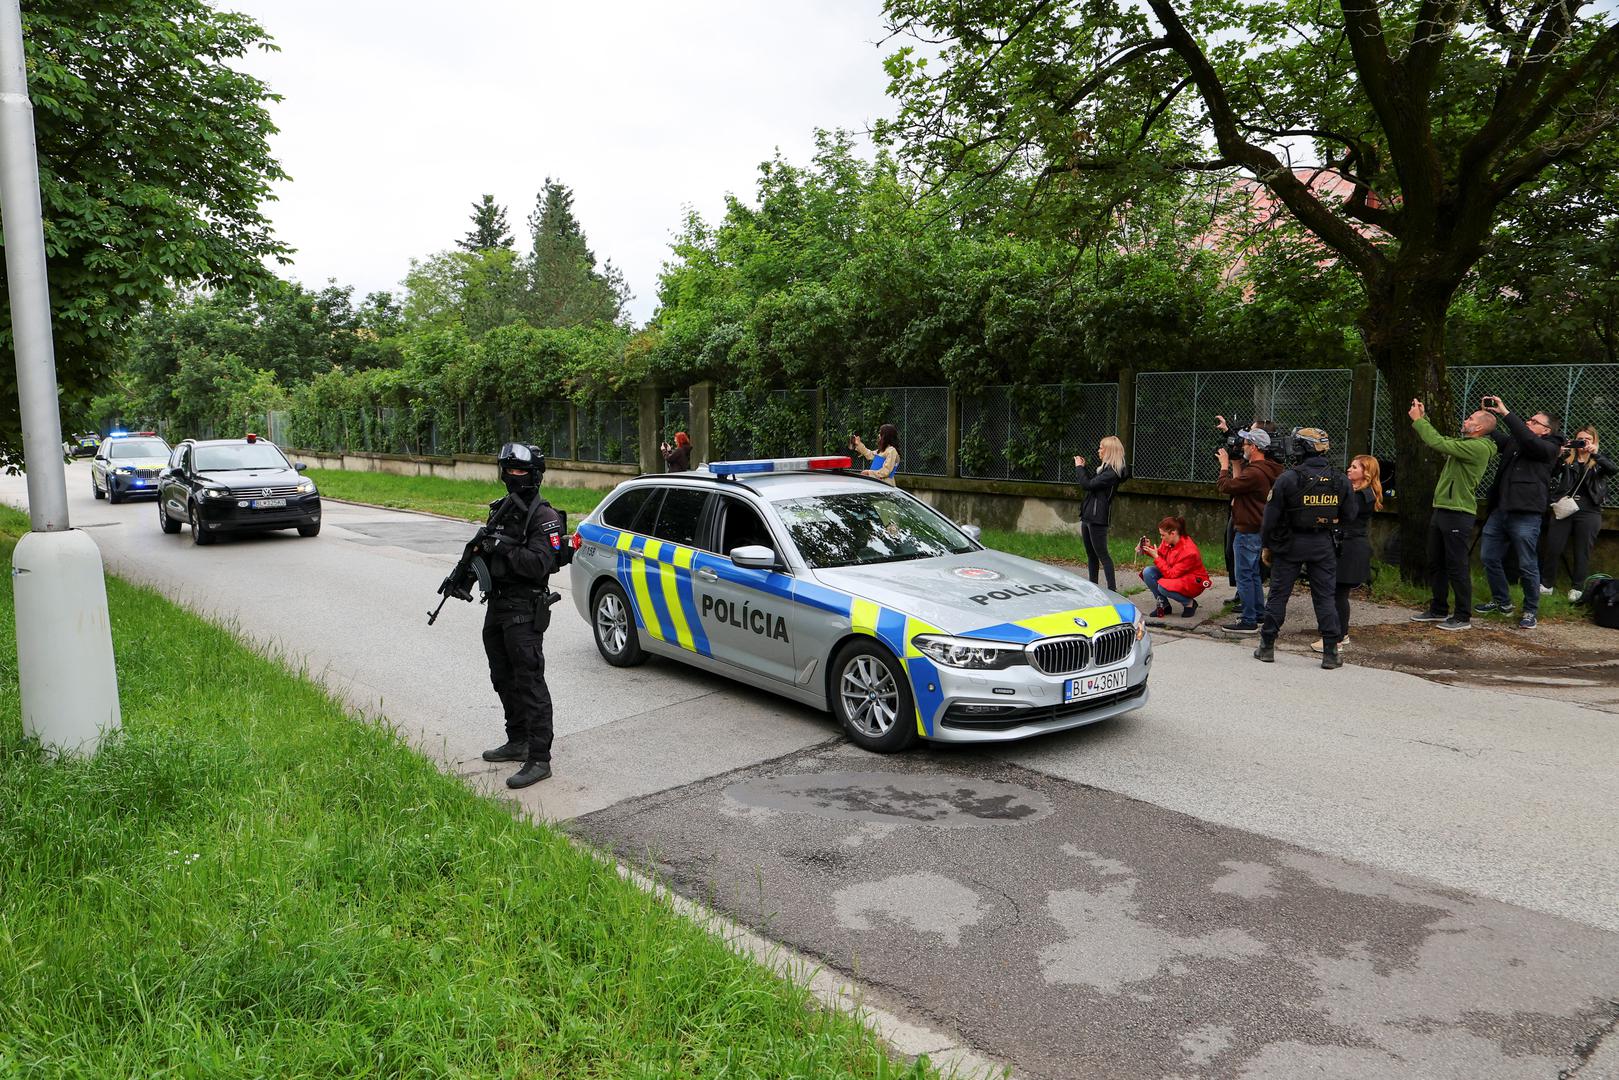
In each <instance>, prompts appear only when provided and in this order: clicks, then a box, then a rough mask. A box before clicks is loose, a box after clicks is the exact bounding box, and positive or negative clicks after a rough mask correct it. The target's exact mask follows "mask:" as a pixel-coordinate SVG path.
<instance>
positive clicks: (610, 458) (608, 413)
mask: <svg viewBox="0 0 1619 1080" xmlns="http://www.w3.org/2000/svg"><path fill="white" fill-rule="evenodd" d="M574 411H575V414H576V417H577V419H576V424H577V427H578V438H579V445H578V446H577V447H575V458H574V459H575V460H576V461H600V462H605V463H607V464H611V465H637V464H639V463H640V461H641V410H640V407H639V406H638V405H637V404H636V403H635V402H633V401H603V402H599V403H597V404H594V405H580V406H577V407H576V408H575V410H574Z"/></svg>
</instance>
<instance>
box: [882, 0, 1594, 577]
mask: <svg viewBox="0 0 1619 1080" xmlns="http://www.w3.org/2000/svg"><path fill="white" fill-rule="evenodd" d="M886 8H887V11H888V15H889V17H890V20H891V22H892V29H893V30H894V31H895V32H896V33H901V34H912V35H914V36H915V37H917V38H919V39H921V40H923V41H925V42H927V43H928V45H927V52H929V53H934V54H937V58H936V60H935V61H934V62H929V61H930V58H929V57H927V56H924V55H923V54H921V53H918V52H916V51H913V50H912V49H909V48H906V49H902V50H900V51H899V52H898V53H896V54H895V55H894V56H893V57H891V58H890V60H889V72H890V75H891V76H892V84H891V85H892V89H893V92H894V93H895V94H896V96H898V97H899V98H900V99H901V101H902V103H903V110H902V114H901V117H900V120H899V122H898V124H897V125H896V126H895V127H894V128H893V129H892V131H893V133H894V134H895V135H896V136H898V137H901V138H903V139H905V140H906V141H907V143H908V145H909V147H910V148H911V150H912V151H913V152H915V153H916V155H917V158H918V160H919V161H921V162H923V163H925V165H926V167H928V168H932V169H935V170H943V171H946V172H952V173H954V172H965V173H968V174H972V175H980V176H990V177H1000V176H1003V175H1005V174H1007V173H1009V172H1011V173H1018V174H1022V175H1027V176H1029V177H1031V178H1033V179H1035V180H1036V181H1037V182H1045V183H1047V184H1055V182H1056V181H1058V180H1060V181H1062V184H1063V185H1069V186H1083V183H1082V182H1083V180H1084V179H1085V178H1086V177H1090V176H1100V177H1103V178H1104V186H1105V187H1106V188H1107V189H1109V190H1113V189H1116V188H1117V186H1118V184H1119V183H1120V180H1121V178H1122V179H1123V181H1124V183H1125V186H1126V187H1127V188H1143V187H1146V186H1147V185H1149V184H1150V182H1151V181H1152V179H1153V178H1154V176H1156V175H1164V174H1172V173H1180V172H1207V171H1211V170H1213V171H1221V170H1234V169H1240V170H1243V171H1245V172H1246V173H1247V174H1248V175H1249V176H1251V177H1253V178H1254V179H1255V180H1257V181H1258V182H1259V183H1261V184H1263V185H1265V186H1266V187H1267V188H1268V189H1269V191H1270V192H1271V193H1272V194H1273V195H1274V197H1275V198H1276V200H1277V201H1278V202H1279V203H1280V204H1281V205H1282V206H1284V207H1285V208H1286V210H1287V211H1288V212H1289V213H1290V214H1291V215H1292V216H1293V217H1294V218H1295V219H1296V220H1297V221H1298V223H1299V224H1300V225H1301V226H1302V227H1303V228H1305V229H1307V230H1308V231H1309V233H1310V234H1311V235H1312V236H1313V237H1314V238H1315V240H1316V241H1317V242H1318V243H1319V244H1320V245H1321V246H1322V249H1323V250H1325V251H1330V252H1332V253H1334V254H1335V255H1336V256H1337V257H1338V258H1339V259H1341V260H1342V262H1343V263H1344V264H1345V265H1347V266H1348V267H1349V268H1350V269H1351V270H1353V272H1354V273H1355V274H1356V276H1357V277H1358V279H1359V282H1360V286H1361V294H1362V306H1361V308H1360V311H1359V313H1358V320H1357V321H1358V325H1359V329H1360V331H1361V335H1362V337H1363V339H1364V341H1365V344H1366V348H1367V351H1368V352H1369V354H1370V355H1371V357H1372V359H1373V360H1374V361H1375V362H1376V363H1377V364H1378V366H1379V368H1380V369H1381V370H1382V371H1383V374H1384V376H1385V378H1386V379H1387V380H1388V383H1389V386H1390V388H1391V395H1392V400H1393V401H1394V402H1401V403H1403V402H1404V401H1405V400H1409V399H1410V398H1411V397H1416V396H1420V397H1424V398H1426V399H1427V400H1428V401H1430V402H1431V403H1434V404H1436V405H1438V408H1436V409H1435V410H1434V412H1435V415H1436V418H1438V419H1440V421H1441V422H1442V423H1443V422H1446V421H1447V420H1449V419H1450V416H1449V415H1448V414H1450V413H1451V412H1452V410H1450V409H1449V408H1448V407H1447V406H1448V405H1449V402H1448V400H1447V397H1448V395H1447V392H1446V380H1445V330H1446V325H1447V317H1448V313H1449V308H1450V304H1451V301H1452V299H1453V298H1454V297H1455V296H1456V294H1457V292H1458V291H1459V290H1460V289H1461V288H1462V287H1463V285H1464V284H1465V283H1466V281H1467V279H1468V277H1469V275H1470V274H1471V273H1472V271H1473V269H1474V267H1475V266H1476V265H1477V264H1478V263H1479V260H1480V259H1481V258H1482V257H1483V256H1484V253H1485V251H1486V249H1487V248H1488V246H1489V244H1490V242H1491V240H1492V238H1493V235H1494V231H1495V227H1496V224H1497V222H1498V221H1499V220H1500V218H1501V216H1502V215H1503V213H1507V212H1510V211H1509V210H1508V209H1507V208H1508V207H1510V206H1511V205H1512V204H1514V203H1515V202H1517V201H1521V200H1523V199H1525V198H1532V197H1533V195H1534V193H1535V191H1536V188H1537V185H1539V184H1540V182H1541V178H1542V177H1543V176H1546V175H1547V174H1548V170H1550V171H1552V172H1554V173H1556V172H1564V171H1565V170H1567V168H1568V166H1569V165H1570V164H1574V163H1577V162H1578V161H1579V160H1580V159H1581V157H1582V155H1584V154H1586V153H1587V152H1588V151H1590V150H1591V149H1592V147H1593V146H1597V145H1600V144H1606V145H1609V146H1611V145H1612V140H1613V139H1614V138H1615V131H1616V129H1619V124H1616V117H1619V109H1616V100H1619V85H1616V78H1615V77H1616V75H1619V26H1616V25H1613V24H1612V23H1611V12H1608V11H1604V10H1603V9H1602V7H1601V6H1600V5H1597V6H1594V7H1593V5H1591V4H1586V3H1582V2H1581V0H1566V2H1557V3H1543V2H1540V0H1392V2H1391V0H1340V2H1339V3H1336V4H1331V3H1328V4H1323V3H1317V2H1315V0H1308V2H1306V0H1264V2H1256V3H1254V2H1239V0H1180V2H1178V3H1177V2H1176V0H1147V2H1146V4H1145V5H1138V4H1134V3H1125V2H1122V0H1099V2H1087V3H1083V4H1081V3H1078V2H1074V0H1069V2H1051V0H972V2H968V3H962V2H959V0H887V4H886ZM1284 146H1286V147H1292V148H1294V149H1295V151H1297V152H1298V153H1300V154H1301V155H1302V156H1303V157H1304V158H1305V160H1303V161H1300V160H1292V159H1290V158H1289V157H1288V156H1287V154H1286V152H1285V151H1284V149H1283V147H1284ZM1301 165H1303V166H1305V167H1304V168H1300V167H1299V166H1301ZM1320 175H1328V176H1331V177H1333V178H1335V179H1336V180H1337V181H1339V182H1341V184H1342V190H1343V191H1344V195H1343V196H1342V197H1334V196H1331V195H1328V194H1326V193H1324V192H1323V191H1322V189H1321V188H1320V187H1319V186H1317V185H1314V184H1312V182H1311V180H1312V177H1313V176H1320ZM1553 186H1556V185H1555V184H1554V185H1553ZM1396 432H1397V434H1398V441H1399V447H1400V451H1401V456H1402V459H1403V461H1402V466H1401V474H1400V480H1401V484H1400V490H1401V496H1402V497H1401V499H1400V500H1399V501H1400V513H1401V519H1402V525H1403V528H1402V534H1403V545H1402V548H1403V551H1402V554H1403V559H1402V566H1403V568H1404V571H1405V573H1407V574H1408V575H1420V574H1421V572H1422V570H1423V567H1424V565H1425V557H1424V556H1425V552H1424V550H1423V519H1424V517H1425V513H1426V506H1427V503H1428V498H1427V496H1428V495H1429V493H1430V492H1431V490H1432V485H1433V481H1434V476H1435V469H1436V466H1435V464H1434V460H1433V455H1431V454H1424V453H1420V452H1419V450H1418V447H1417V445H1416V442H1415V438H1414V435H1413V434H1412V433H1411V431H1410V429H1409V426H1408V425H1404V424H1400V425H1397V426H1396Z"/></svg>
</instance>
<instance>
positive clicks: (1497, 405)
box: [1473, 396, 1562, 630]
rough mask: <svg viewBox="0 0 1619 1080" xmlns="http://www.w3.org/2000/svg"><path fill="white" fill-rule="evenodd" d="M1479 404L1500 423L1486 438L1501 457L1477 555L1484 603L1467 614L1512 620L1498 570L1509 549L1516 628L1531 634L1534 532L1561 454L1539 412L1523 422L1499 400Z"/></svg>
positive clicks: (1536, 599)
mask: <svg viewBox="0 0 1619 1080" xmlns="http://www.w3.org/2000/svg"><path fill="white" fill-rule="evenodd" d="M1480 404H1481V405H1482V406H1483V407H1484V408H1485V409H1487V410H1489V411H1490V412H1491V413H1493V414H1495V416H1496V418H1497V419H1498V420H1499V421H1504V424H1505V427H1506V431H1505V432H1503V431H1502V430H1501V428H1500V427H1497V428H1496V429H1495V431H1494V432H1492V433H1491V436H1490V437H1491V438H1492V439H1493V440H1494V441H1495V445H1496V447H1497V449H1498V450H1499V451H1500V453H1501V467H1500V468H1498V469H1497V470H1496V471H1495V482H1494V483H1493V484H1491V485H1490V497H1489V503H1488V509H1487V511H1486V515H1487V516H1486V517H1485V519H1484V538H1483V546H1482V552H1481V554H1482V558H1483V562H1484V578H1485V580H1486V581H1488V582H1489V583H1490V599H1489V600H1488V601H1486V602H1485V603H1482V604H1480V605H1479V606H1478V607H1476V608H1474V609H1473V610H1474V611H1477V612H1484V613H1488V612H1496V613H1499V614H1501V615H1511V614H1512V586H1511V583H1510V582H1508V581H1507V573H1506V568H1505V565H1504V563H1505V558H1506V553H1507V548H1508V547H1509V546H1510V547H1511V548H1512V549H1513V553H1514V554H1515V555H1516V556H1517V559H1518V572H1519V574H1520V575H1522V581H1523V617H1522V618H1521V619H1519V620H1518V626H1519V628H1520V629H1523V630H1533V629H1534V628H1535V625H1536V623H1537V621H1538V619H1537V616H1538V615H1539V613H1540V558H1539V555H1538V554H1537V550H1538V548H1539V547H1540V526H1541V522H1542V520H1543V519H1544V517H1545V514H1546V507H1547V506H1548V505H1550V503H1551V480H1552V467H1553V465H1555V464H1556V462H1557V457H1558V455H1559V453H1561V451H1562V440H1560V439H1558V438H1557V423H1558V422H1557V418H1556V417H1554V416H1551V415H1550V414H1548V413H1544V412H1537V413H1535V414H1534V415H1532V416H1530V417H1529V419H1527V420H1525V419H1523V418H1521V417H1519V416H1518V415H1516V414H1515V413H1513V412H1512V410H1510V409H1508V408H1507V406H1506V402H1504V401H1502V400H1501V399H1500V398H1499V397H1494V396H1491V397H1486V398H1484V399H1483V401H1481V402H1480Z"/></svg>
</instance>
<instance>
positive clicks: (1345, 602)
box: [1332, 585, 1355, 641]
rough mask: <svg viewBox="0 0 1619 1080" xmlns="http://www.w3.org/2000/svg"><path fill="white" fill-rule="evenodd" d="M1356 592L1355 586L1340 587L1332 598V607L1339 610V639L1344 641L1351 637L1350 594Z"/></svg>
mask: <svg viewBox="0 0 1619 1080" xmlns="http://www.w3.org/2000/svg"><path fill="white" fill-rule="evenodd" d="M1354 591H1355V587H1354V586H1353V585H1340V586H1338V591H1337V592H1336V594H1334V596H1333V598H1332V606H1333V607H1334V608H1336V609H1337V610H1338V638H1339V640H1340V641H1341V640H1343V639H1344V638H1346V637H1348V636H1349V594H1350V593H1352V592H1354Z"/></svg>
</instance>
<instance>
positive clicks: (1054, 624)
mask: <svg viewBox="0 0 1619 1080" xmlns="http://www.w3.org/2000/svg"><path fill="white" fill-rule="evenodd" d="M1075 620H1084V625H1083V626H1081V625H1080V624H1079V623H1078V622H1076V621H1075ZM1135 621H1136V606H1135V605H1134V604H1101V605H1098V606H1096V607H1087V608H1075V609H1073V610H1072V611H1056V612H1052V613H1051V614H1049V615H1035V616H1032V617H1030V618H1027V619H1018V620H1017V621H1016V622H1004V623H996V624H995V625H993V626H982V627H979V628H978V629H977V630H968V631H967V632H966V633H963V634H958V635H957V636H958V637H970V638H980V639H982V640H984V641H1004V642H1009V643H1011V644H1014V645H1024V644H1027V643H1028V642H1031V641H1034V640H1035V639H1036V638H1043V637H1058V636H1061V635H1065V634H1078V633H1081V632H1083V633H1089V634H1094V633H1096V632H1097V631H1098V630H1106V629H1107V628H1108V627H1110V626H1118V625H1120V624H1121V623H1122V624H1124V625H1126V626H1128V625H1130V624H1131V623H1133V622H1135Z"/></svg>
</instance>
